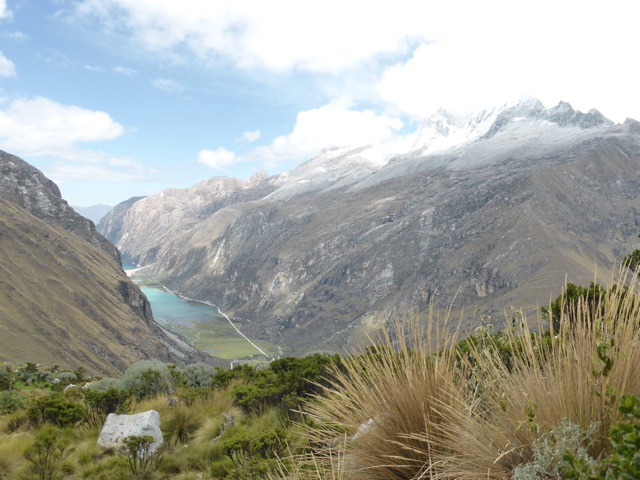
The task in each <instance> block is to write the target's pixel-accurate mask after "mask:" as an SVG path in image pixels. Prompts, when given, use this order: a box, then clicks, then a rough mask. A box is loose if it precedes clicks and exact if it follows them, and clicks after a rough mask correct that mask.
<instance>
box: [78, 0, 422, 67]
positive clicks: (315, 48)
mask: <svg viewBox="0 0 640 480" xmlns="http://www.w3.org/2000/svg"><path fill="white" fill-rule="evenodd" d="M416 5H420V4H419V3H418V2H415V1H414V0H397V1H396V2H367V3H366V4H365V3H364V2H344V1H342V0H325V1H323V2H300V1H297V0H274V1H272V2H263V1H258V0H255V1H245V2H237V1H234V0H217V1H215V2H202V1H201V0H182V1H180V2H175V1H173V0H84V1H82V2H80V3H79V4H78V7H77V9H76V13H77V14H78V15H79V16H80V17H84V18H91V19H95V20H97V21H99V22H100V23H101V24H102V25H103V26H104V27H105V28H107V29H109V30H111V31H114V32H117V33H120V34H124V35H128V36H132V37H134V38H135V40H136V41H137V42H138V43H139V44H140V45H141V46H142V47H143V48H144V49H146V50H147V51H150V52H154V53H157V54H167V52H177V51H180V50H183V51H184V49H186V50H187V51H189V52H191V53H192V54H194V55H196V56H197V57H199V58H200V59H202V60H204V61H217V60H218V59H220V58H222V59H224V60H226V61H231V62H232V63H234V64H235V65H237V66H240V67H247V68H253V67H260V68H266V69H269V70H274V71H283V70H290V69H293V68H298V69H301V70H306V71H314V72H336V71H340V70H342V69H345V68H351V67H352V66H353V65H354V64H355V63H358V62H366V61H368V60H370V59H371V58H373V57H375V56H376V55H379V54H397V53H402V52H406V51H407V48H408V46H409V45H410V44H412V43H414V42H415V40H416V39H423V38H424V29H423V28H422V23H423V21H424V18H422V15H420V14H416V8H415V7H416Z"/></svg>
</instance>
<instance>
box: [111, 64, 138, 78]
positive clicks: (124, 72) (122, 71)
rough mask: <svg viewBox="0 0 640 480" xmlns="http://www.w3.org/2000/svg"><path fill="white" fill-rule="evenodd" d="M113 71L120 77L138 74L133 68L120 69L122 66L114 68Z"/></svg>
mask: <svg viewBox="0 0 640 480" xmlns="http://www.w3.org/2000/svg"><path fill="white" fill-rule="evenodd" d="M114 71H115V72H116V73H119V74H121V75H127V76H131V75H135V74H136V73H138V71H137V70H135V69H133V68H129V67H122V66H117V67H116V68H114Z"/></svg>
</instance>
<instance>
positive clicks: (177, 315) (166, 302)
mask: <svg viewBox="0 0 640 480" xmlns="http://www.w3.org/2000/svg"><path fill="white" fill-rule="evenodd" d="M141 290H142V292H143V293H144V294H145V295H146V296H147V298H148V299H149V302H150V303H151V310H152V311H153V317H154V318H155V319H156V320H158V321H159V322H160V323H162V324H167V323H168V324H173V325H183V326H184V325H193V324H195V323H212V322H216V323H217V322H223V323H224V324H225V325H226V324H227V321H226V320H225V319H224V317H222V316H221V315H220V314H219V313H218V312H217V311H216V310H214V309H213V308H211V307H209V306H207V305H203V304H198V303H191V302H187V301H184V300H182V299H180V298H179V297H178V296H177V295H174V294H172V293H169V292H166V291H164V290H160V289H157V288H151V287H141Z"/></svg>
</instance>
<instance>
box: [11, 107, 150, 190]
mask: <svg viewBox="0 0 640 480" xmlns="http://www.w3.org/2000/svg"><path fill="white" fill-rule="evenodd" d="M4 107H5V108H4V109H2V110H0V149H2V150H6V151H9V152H11V153H13V154H16V155H20V156H24V157H44V158H51V159H55V161H54V163H53V165H52V166H51V167H50V168H47V169H46V171H45V173H46V174H47V175H48V176H50V177H52V178H56V180H57V181H62V180H90V179H93V180H100V181H133V180H139V179H141V178H145V177H146V175H147V174H148V171H147V170H146V169H145V168H144V167H143V165H142V164H141V163H140V162H138V161H137V160H134V159H131V158H128V157H119V156H116V155H111V154H108V153H105V152H101V151H94V150H88V149H86V148H82V147H81V146H80V145H81V144H84V143H88V142H99V141H104V140H113V139H115V138H117V137H119V136H121V135H122V134H123V133H124V128H123V127H122V125H120V124H119V123H117V122H115V121H114V120H113V119H112V118H111V117H110V116H109V114H107V113H105V112H101V111H96V110H88V109H85V108H81V107H77V106H73V105H62V104H60V103H57V102H54V101H52V100H49V99H47V98H43V97H36V98H33V99H14V100H10V101H8V102H7V103H6V105H4Z"/></svg>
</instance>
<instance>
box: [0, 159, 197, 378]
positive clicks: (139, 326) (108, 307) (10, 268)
mask: <svg viewBox="0 0 640 480" xmlns="http://www.w3.org/2000/svg"><path fill="white" fill-rule="evenodd" d="M0 256H1V257H2V264H1V265H0V330H1V332H2V334H0V360H6V361H14V362H16V361H23V362H24V361H30V362H40V363H46V364H49V365H53V364H55V363H57V364H59V365H61V366H64V367H72V368H77V367H80V366H83V367H85V368H86V369H87V370H89V371H92V372H96V373H102V374H115V373H117V372H122V371H124V370H125V369H126V368H127V367H129V366H130V365H131V364H132V363H134V362H135V361H137V360H140V359H147V358H158V359H161V360H164V361H172V362H177V363H188V362H193V361H202V360H205V359H207V356H206V355H205V354H203V353H201V352H198V351H196V350H195V349H193V348H192V347H190V346H189V345H187V344H186V343H185V342H183V341H182V340H181V339H179V338H178V337H176V336H175V335H173V334H171V333H170V332H167V331H165V330H164V329H163V328H161V327H160V326H159V325H158V324H157V323H156V322H155V321H154V319H153V315H152V312H151V308H150V305H149V302H148V301H147V299H146V297H145V296H144V295H143V294H142V292H141V291H140V289H139V288H138V287H137V286H136V285H135V284H134V283H133V282H131V280H130V279H129V278H128V277H127V275H126V274H125V273H124V271H123V270H122V267H121V266H120V254H119V252H118V251H117V249H116V248H115V247H114V246H113V245H111V244H110V243H109V242H108V241H107V240H106V239H105V238H104V237H103V236H102V235H100V234H99V233H97V232H96V230H95V226H94V224H93V222H91V221H89V220H87V219H85V218H83V217H81V216H80V215H78V214H77V213H76V212H75V211H74V210H73V209H71V208H70V207H69V206H68V205H67V203H66V201H64V200H63V199H62V198H61V197H60V192H59V190H58V188H57V186H56V185H55V184H54V183H53V182H51V181H50V180H48V179H47V178H46V177H45V176H44V175H43V174H42V173H41V172H40V171H39V170H37V169H35V168H34V167H32V166H30V165H28V164H27V163H26V162H24V161H22V160H21V159H19V158H18V157H15V156H13V155H10V154H7V153H5V152H0Z"/></svg>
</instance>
